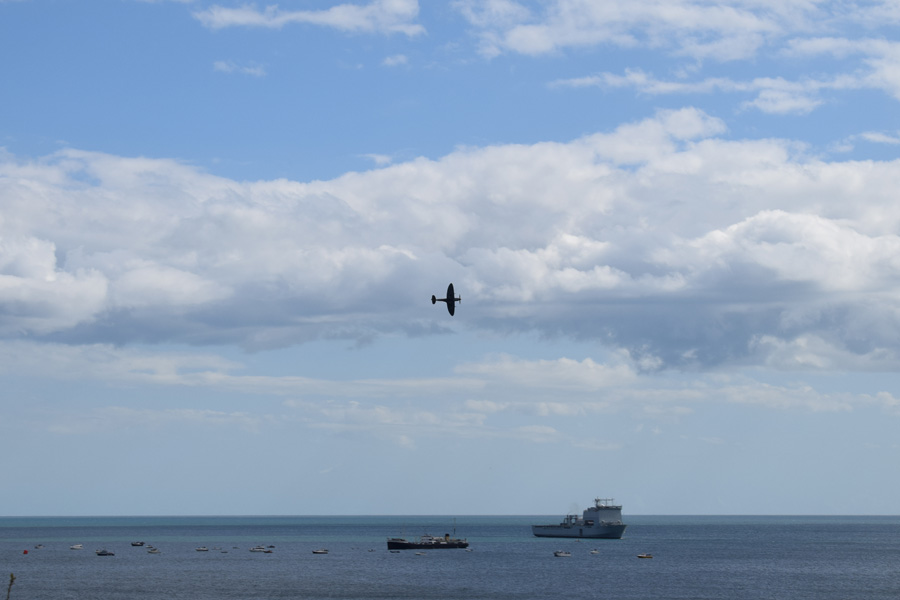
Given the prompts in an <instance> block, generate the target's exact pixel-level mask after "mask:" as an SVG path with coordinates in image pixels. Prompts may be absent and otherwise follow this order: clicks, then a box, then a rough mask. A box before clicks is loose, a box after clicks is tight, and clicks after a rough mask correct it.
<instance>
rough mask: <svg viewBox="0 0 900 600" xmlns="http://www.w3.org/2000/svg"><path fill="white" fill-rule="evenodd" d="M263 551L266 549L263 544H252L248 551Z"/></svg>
mask: <svg viewBox="0 0 900 600" xmlns="http://www.w3.org/2000/svg"><path fill="white" fill-rule="evenodd" d="M265 551H266V547H265V546H253V547H252V548H250V552H265Z"/></svg>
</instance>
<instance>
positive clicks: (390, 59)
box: [381, 54, 409, 67]
mask: <svg viewBox="0 0 900 600" xmlns="http://www.w3.org/2000/svg"><path fill="white" fill-rule="evenodd" d="M381 64H382V65H383V66H385V67H399V66H402V65H406V64H409V59H408V58H407V57H406V55H405V54H393V55H391V56H387V57H385V59H384V60H382V61H381Z"/></svg>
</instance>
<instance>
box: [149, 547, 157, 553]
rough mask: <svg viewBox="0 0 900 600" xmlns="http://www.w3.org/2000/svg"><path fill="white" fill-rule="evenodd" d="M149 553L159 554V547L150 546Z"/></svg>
mask: <svg viewBox="0 0 900 600" xmlns="http://www.w3.org/2000/svg"><path fill="white" fill-rule="evenodd" d="M147 554H159V548H150V549H149V550H147Z"/></svg>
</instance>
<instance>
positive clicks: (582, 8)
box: [456, 0, 828, 61]
mask: <svg viewBox="0 0 900 600" xmlns="http://www.w3.org/2000/svg"><path fill="white" fill-rule="evenodd" d="M456 6H457V7H458V9H459V10H460V12H461V13H462V15H463V16H464V17H465V18H466V19H467V20H468V22H469V23H470V24H471V25H472V27H474V28H475V29H476V31H478V32H479V34H480V36H481V43H482V51H483V53H484V54H485V55H487V56H496V55H497V54H500V53H502V52H518V53H522V54H529V55H538V54H545V53H548V52H555V51H558V50H561V49H565V48H573V47H580V46H596V45H614V46H622V47H635V46H646V47H652V48H660V47H661V48H664V49H668V50H670V51H671V52H673V53H675V54H680V55H685V56H690V57H693V58H697V59H710V60H719V61H721V60H735V59H745V58H749V57H751V56H753V55H754V54H755V53H756V51H757V50H758V49H759V48H760V47H761V46H763V45H764V44H766V43H767V40H769V39H770V38H779V37H782V36H784V35H785V34H786V33H787V32H788V31H792V30H798V29H799V30H803V29H814V28H815V26H816V24H817V19H821V18H822V17H823V16H826V15H827V11H828V9H827V7H820V6H817V5H815V4H813V3H810V2H808V1H806V0H796V1H793V2H782V3H778V4H776V3H759V2H733V3H728V4H710V3H708V2H702V1H695V0H679V1H674V2H673V1H668V2H631V1H628V0H614V1H610V2H602V3H598V2H589V1H586V0H555V1H554V2H549V3H546V4H545V5H543V10H542V11H541V12H540V13H539V14H536V13H534V12H531V11H529V10H527V9H526V8H525V7H524V6H523V5H522V4H521V3H516V2H497V1H495V0H486V1H483V2H479V1H475V0H470V1H467V2H457V3H456Z"/></svg>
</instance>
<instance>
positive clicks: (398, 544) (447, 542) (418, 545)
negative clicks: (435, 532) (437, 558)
mask: <svg viewBox="0 0 900 600" xmlns="http://www.w3.org/2000/svg"><path fill="white" fill-rule="evenodd" d="M387 546H388V550H438V549H442V548H467V547H468V546H469V542H467V541H466V540H465V539H459V538H452V537H450V534H449V533H446V534H444V537H434V536H430V535H427V534H426V535H423V536H422V537H420V538H418V539H416V540H415V541H412V542H411V541H409V540H407V539H406V538H388V541H387Z"/></svg>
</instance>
